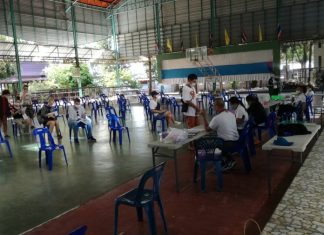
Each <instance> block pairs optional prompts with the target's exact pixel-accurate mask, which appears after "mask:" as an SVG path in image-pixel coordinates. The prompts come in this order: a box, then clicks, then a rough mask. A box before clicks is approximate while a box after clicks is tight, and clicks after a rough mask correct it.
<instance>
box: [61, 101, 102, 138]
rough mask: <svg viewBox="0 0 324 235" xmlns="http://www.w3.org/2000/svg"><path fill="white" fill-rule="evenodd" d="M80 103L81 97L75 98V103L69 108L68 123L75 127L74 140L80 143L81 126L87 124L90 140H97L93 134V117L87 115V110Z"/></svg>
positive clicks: (70, 126)
mask: <svg viewBox="0 0 324 235" xmlns="http://www.w3.org/2000/svg"><path fill="white" fill-rule="evenodd" d="M80 103H81V102H80V99H79V98H75V99H74V105H72V106H69V107H68V109H67V118H68V125H69V128H71V129H73V133H74V142H75V143H77V144H78V143H79V139H78V130H79V126H85V127H86V128H87V135H88V136H87V138H88V142H96V141H97V140H96V139H95V138H93V136H92V125H91V119H90V118H88V117H87V114H86V111H85V109H84V108H83V106H81V105H80Z"/></svg>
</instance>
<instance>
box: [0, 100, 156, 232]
mask: <svg viewBox="0 0 324 235" xmlns="http://www.w3.org/2000/svg"><path fill="white" fill-rule="evenodd" d="M88 113H89V112H88ZM60 124H61V129H62V132H63V139H62V143H63V144H64V146H65V149H66V152H67V158H68V163H69V166H68V167H67V166H66V165H65V162H64V158H63V155H61V153H60V152H57V153H55V155H54V163H53V170H52V171H48V170H47V168H46V165H45V157H44V156H43V160H42V168H38V145H37V142H36V141H35V139H34V137H32V136H31V135H23V136H20V137H17V138H14V137H13V136H11V138H10V144H11V147H12V149H13V154H14V158H13V159H10V158H9V156H8V155H7V152H6V149H5V148H4V146H1V147H0V195H1V196H0V215H1V216H0V234H4V235H11V234H19V233H22V232H24V231H26V230H28V229H31V228H33V227H34V226H37V225H39V224H41V223H43V222H45V221H47V220H49V219H51V218H53V217H55V216H57V215H60V214H62V213H64V212H65V211H67V210H70V209H72V208H74V207H77V206H79V205H80V204H83V203H85V202H87V201H89V200H90V199H93V198H96V197H98V196H99V195H102V194H104V193H105V192H107V191H109V190H111V189H113V188H115V187H116V186H118V185H120V184H122V183H124V182H127V181H128V180H130V179H132V178H134V177H136V176H138V175H140V174H141V173H143V171H145V170H146V169H148V168H149V167H151V166H152V158H151V149H150V148H148V147H147V143H148V142H149V141H151V140H152V139H153V138H156V136H154V135H153V134H152V133H151V132H150V127H149V125H148V122H147V120H146V117H145V114H144V111H143V107H142V106H140V105H135V106H132V112H131V114H130V113H127V126H128V127H129V128H130V137H131V142H130V144H129V143H128V139H127V136H126V133H124V138H123V145H122V146H120V145H119V144H118V143H117V144H114V143H113V142H112V143H111V144H110V143H109V132H108V127H107V121H106V120H105V117H102V116H99V118H98V123H94V137H95V138H97V142H96V143H88V142H87V140H86V139H85V138H84V135H83V132H82V131H81V130H80V131H79V135H80V136H81V137H83V138H80V139H79V140H80V144H79V145H76V144H74V143H73V142H70V140H69V137H68V126H67V125H66V126H64V124H63V122H62V120H60Z"/></svg>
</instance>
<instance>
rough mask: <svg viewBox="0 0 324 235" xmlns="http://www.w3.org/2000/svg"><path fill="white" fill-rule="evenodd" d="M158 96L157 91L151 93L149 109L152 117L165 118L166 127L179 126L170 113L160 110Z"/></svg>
mask: <svg viewBox="0 0 324 235" xmlns="http://www.w3.org/2000/svg"><path fill="white" fill-rule="evenodd" d="M158 94H159V93H158V92H157V91H152V92H151V96H152V99H151V100H150V109H151V112H152V113H153V115H155V116H158V115H160V116H163V117H165V118H166V120H167V126H168V127H170V126H173V125H174V124H180V122H177V121H175V120H174V117H173V115H172V113H171V112H170V111H168V110H163V109H161V107H160V103H158V102H157V95H158Z"/></svg>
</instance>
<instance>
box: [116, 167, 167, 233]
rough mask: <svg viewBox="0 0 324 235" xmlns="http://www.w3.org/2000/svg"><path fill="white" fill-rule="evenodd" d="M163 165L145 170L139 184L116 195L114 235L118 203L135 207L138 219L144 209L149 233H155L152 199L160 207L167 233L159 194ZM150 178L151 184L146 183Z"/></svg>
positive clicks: (139, 219) (140, 217)
mask: <svg viewBox="0 0 324 235" xmlns="http://www.w3.org/2000/svg"><path fill="white" fill-rule="evenodd" d="M164 166H165V162H163V163H161V164H159V165H158V166H155V167H153V168H152V169H150V170H148V171H146V172H145V173H144V175H143V176H142V178H141V180H140V182H139V185H138V187H137V188H134V189H132V190H130V191H128V192H126V193H124V194H122V195H120V196H119V197H117V199H116V201H115V223H114V235H118V207H119V205H126V206H131V207H135V208H136V211H137V218H138V221H143V210H142V208H144V209H145V211H146V214H147V217H148V221H149V227H150V234H151V235H156V225H155V216H154V201H156V202H157V203H158V206H159V208H160V214H161V217H162V221H163V227H164V230H165V232H166V233H167V231H168V228H167V224H166V220H165V216H164V210H163V205H162V201H161V196H160V184H161V176H162V173H163V169H164ZM149 179H152V181H153V184H149V185H150V187H148V185H146V183H147V181H148V180H149Z"/></svg>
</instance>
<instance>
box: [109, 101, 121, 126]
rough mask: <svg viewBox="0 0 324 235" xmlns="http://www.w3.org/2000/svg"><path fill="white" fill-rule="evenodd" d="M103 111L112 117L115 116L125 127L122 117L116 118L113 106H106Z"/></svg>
mask: <svg viewBox="0 0 324 235" xmlns="http://www.w3.org/2000/svg"><path fill="white" fill-rule="evenodd" d="M105 110H106V114H114V115H116V116H117V117H118V118H119V119H121V121H122V123H123V126H125V123H126V120H125V119H123V116H118V115H117V112H116V109H115V108H114V107H113V106H109V105H108V106H106V107H105Z"/></svg>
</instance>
